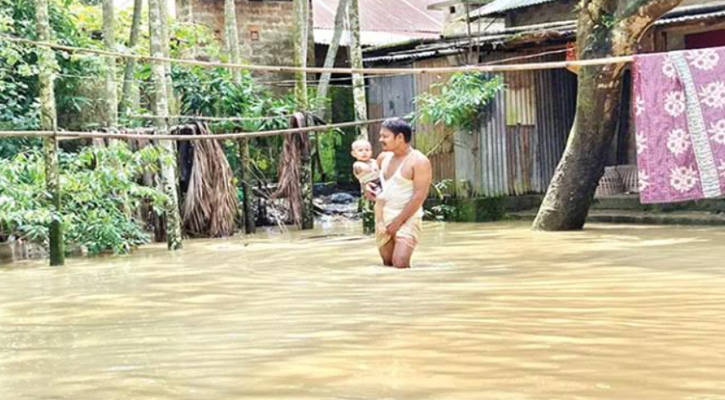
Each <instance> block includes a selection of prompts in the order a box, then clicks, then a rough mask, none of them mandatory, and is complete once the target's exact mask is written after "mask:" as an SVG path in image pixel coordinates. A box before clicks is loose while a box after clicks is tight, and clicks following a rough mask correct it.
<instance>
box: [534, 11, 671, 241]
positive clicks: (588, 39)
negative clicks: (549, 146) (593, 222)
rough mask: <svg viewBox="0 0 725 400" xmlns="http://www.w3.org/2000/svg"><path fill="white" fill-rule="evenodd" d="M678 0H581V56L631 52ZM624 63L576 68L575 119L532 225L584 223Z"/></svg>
mask: <svg viewBox="0 0 725 400" xmlns="http://www.w3.org/2000/svg"><path fill="white" fill-rule="evenodd" d="M681 1H682V0H654V1H653V0H635V1H626V2H625V1H621V0H583V1H582V3H581V8H582V11H581V12H580V13H579V21H578V26H577V53H578V55H579V58H580V59H583V60H587V59H595V58H606V57H616V56H624V55H629V54H633V53H634V52H635V50H636V45H637V43H638V41H639V39H640V38H641V37H642V35H643V34H644V33H645V31H646V30H647V29H648V28H649V27H650V26H651V25H652V23H654V21H656V20H657V19H658V18H659V17H660V16H662V15H663V14H664V13H666V12H667V11H669V10H671V9H672V8H674V7H676V6H677V5H678V4H679V3H680V2H681ZM624 67H625V66H624V65H623V64H608V65H601V66H586V67H581V68H580V70H579V89H578V93H577V105H576V118H575V119H574V126H573V127H572V129H571V133H570V134H569V140H568V142H567V145H566V150H564V155H563V156H562V158H561V160H560V161H559V165H558V166H557V168H556V172H555V173H554V177H553V179H552V181H551V183H550V184H549V189H548V190H547V192H546V197H545V198H544V202H543V203H542V205H541V208H540V209H539V213H538V215H537V216H536V220H535V221H534V229H539V230H545V231H561V230H575V229H581V228H582V227H583V226H584V222H585V220H586V217H587V214H588V213H589V207H590V205H591V202H592V199H593V197H594V190H595V189H596V187H597V183H598V182H599V179H600V178H601V177H602V174H603V173H604V163H605V161H606V155H607V150H608V148H609V146H610V143H611V141H612V138H613V137H614V132H615V129H616V127H617V121H618V120H619V112H620V107H619V102H620V96H621V90H622V81H621V77H622V72H623V71H624Z"/></svg>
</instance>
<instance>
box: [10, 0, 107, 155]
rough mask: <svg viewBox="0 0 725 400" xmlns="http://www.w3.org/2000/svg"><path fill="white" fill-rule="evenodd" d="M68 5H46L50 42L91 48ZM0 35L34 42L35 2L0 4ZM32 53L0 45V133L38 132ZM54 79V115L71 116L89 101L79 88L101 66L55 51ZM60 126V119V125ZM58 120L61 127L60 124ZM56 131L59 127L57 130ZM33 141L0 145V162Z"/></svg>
mask: <svg viewBox="0 0 725 400" xmlns="http://www.w3.org/2000/svg"><path fill="white" fill-rule="evenodd" d="M69 3H70V2H60V1H52V0H51V1H49V4H48V12H49V17H50V25H51V30H52V32H53V40H54V41H56V42H58V43H61V44H66V45H70V46H80V47H93V46H92V44H93V42H94V41H93V40H91V38H90V36H89V35H88V34H87V33H84V32H83V31H82V30H81V29H79V28H78V23H77V19H76V16H75V15H74V14H73V13H72V12H71V11H70V6H69ZM0 32H1V33H3V34H8V35H12V36H18V37H24V38H30V39H37V33H36V27H35V3H34V2H33V1H31V0H0ZM37 50H38V49H37V48H34V47H31V46H27V45H23V44H16V43H10V42H7V41H0V129H4V130H7V129H10V130H32V129H37V128H39V122H40V120H39V111H38V110H39V103H38V100H37V98H38V90H39V86H38V67H37V60H38V55H37ZM56 63H57V72H58V76H57V78H56V80H55V94H56V104H57V110H58V115H59V116H61V119H63V118H62V117H64V116H69V115H77V114H78V112H79V111H80V110H81V109H82V108H83V107H84V106H86V105H87V104H88V102H89V99H88V98H87V97H85V96H83V95H82V94H81V92H80V91H79V88H80V87H82V85H83V83H85V82H87V80H86V79H85V78H89V77H94V76H98V75H99V73H100V71H101V67H100V63H99V61H98V60H96V59H94V58H92V57H83V56H75V55H70V54H68V53H66V52H62V51H59V52H56ZM64 121H65V120H64ZM64 121H61V122H64ZM61 126H62V125H61ZM39 143H40V141H39V140H27V139H11V140H5V141H3V143H0V158H8V157H12V156H13V155H15V154H17V153H18V152H22V151H25V150H27V149H30V148H37V146H38V145H39Z"/></svg>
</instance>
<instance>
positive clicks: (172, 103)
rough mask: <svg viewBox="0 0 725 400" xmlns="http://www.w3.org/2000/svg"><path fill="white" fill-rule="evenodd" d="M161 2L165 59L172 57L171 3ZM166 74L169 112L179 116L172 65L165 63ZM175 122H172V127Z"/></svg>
mask: <svg viewBox="0 0 725 400" xmlns="http://www.w3.org/2000/svg"><path fill="white" fill-rule="evenodd" d="M157 1H158V2H159V16H160V17H161V50H162V51H163V54H164V57H166V58H170V57H171V49H170V41H169V2H168V0H157ZM164 74H165V77H166V101H167V105H168V110H169V111H168V112H169V113H170V114H172V115H177V114H179V104H178V103H177V101H176V96H175V95H174V82H173V80H172V79H171V64H170V63H164ZM174 123H175V121H172V125H173V124H174Z"/></svg>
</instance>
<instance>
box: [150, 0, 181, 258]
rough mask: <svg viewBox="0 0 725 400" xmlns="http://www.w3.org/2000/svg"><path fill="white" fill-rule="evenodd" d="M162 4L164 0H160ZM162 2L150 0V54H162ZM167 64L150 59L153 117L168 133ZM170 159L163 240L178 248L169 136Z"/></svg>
mask: <svg viewBox="0 0 725 400" xmlns="http://www.w3.org/2000/svg"><path fill="white" fill-rule="evenodd" d="M162 4H163V3H162ZM160 7H161V4H159V0H149V30H150V32H149V33H150V37H151V56H152V57H163V56H164V45H163V42H162V25H165V23H166V21H164V20H163V19H162V18H161V11H160ZM165 71H166V67H165V65H164V63H162V62H152V64H151V76H152V80H153V82H154V105H155V106H154V114H156V115H157V116H158V117H157V118H156V120H155V124H156V132H157V133H158V134H161V135H165V134H167V133H168V125H167V118H168V113H169V108H168V107H169V106H168V101H167V91H166V90H167V89H166V82H167V81H166V79H165V77H164V75H165ZM160 144H161V147H163V148H164V149H165V150H166V152H167V154H168V155H169V156H170V157H169V159H164V160H162V162H161V180H162V185H163V190H164V193H165V194H166V196H167V197H168V198H169V201H168V202H167V204H166V241H167V245H168V248H169V250H177V249H180V248H181V246H182V243H181V215H180V213H179V199H178V192H177V189H176V185H177V179H176V146H175V145H174V142H172V141H170V140H162V141H160Z"/></svg>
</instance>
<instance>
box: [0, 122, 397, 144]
mask: <svg viewBox="0 0 725 400" xmlns="http://www.w3.org/2000/svg"><path fill="white" fill-rule="evenodd" d="M385 119H386V118H380V119H372V120H366V121H353V122H342V123H338V124H328V125H319V126H310V127H306V128H293V129H276V130H269V131H259V132H237V133H221V134H215V135H168V134H166V135H153V134H143V133H123V131H121V132H119V133H112V132H100V131H91V132H79V131H41V130H37V131H0V138H13V137H58V138H73V139H147V140H172V141H196V140H227V139H247V138H256V137H268V136H279V135H289V134H293V133H308V132H319V131H329V130H333V129H341V128H351V127H356V126H362V125H372V124H377V123H381V122H383V121H385ZM128 131H130V132H150V131H153V129H149V128H144V129H132V130H128ZM128 131H127V132H128Z"/></svg>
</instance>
